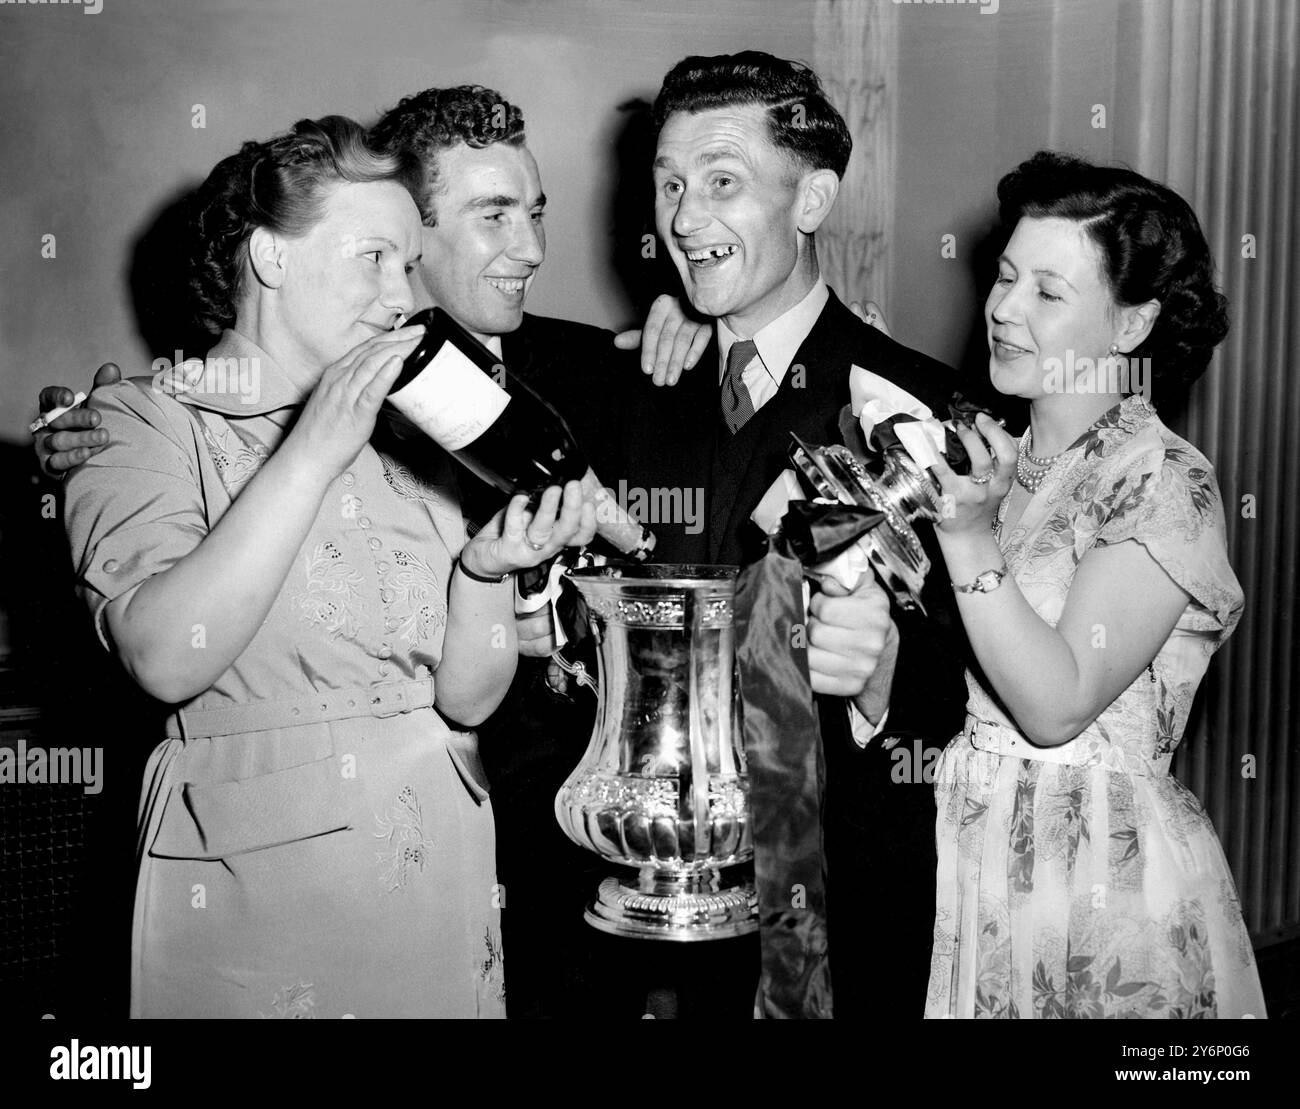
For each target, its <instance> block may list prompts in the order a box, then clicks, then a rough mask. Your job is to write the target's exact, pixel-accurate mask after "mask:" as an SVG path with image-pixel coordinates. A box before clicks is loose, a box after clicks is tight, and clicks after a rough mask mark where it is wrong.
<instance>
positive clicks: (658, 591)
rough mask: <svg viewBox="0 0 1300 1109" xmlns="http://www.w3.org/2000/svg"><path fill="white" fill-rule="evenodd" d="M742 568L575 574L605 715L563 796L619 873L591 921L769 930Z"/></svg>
mask: <svg viewBox="0 0 1300 1109" xmlns="http://www.w3.org/2000/svg"><path fill="white" fill-rule="evenodd" d="M736 574H737V568H736V567H734V566H701V565H648V566H601V567H592V568H589V569H581V570H572V571H570V572H569V573H568V575H567V577H568V578H569V580H570V581H571V582H572V583H573V585H574V586H575V587H576V588H577V589H578V591H579V592H580V593H581V595H582V597H583V599H584V601H585V602H586V605H587V609H588V614H589V620H590V626H591V631H592V635H593V637H594V639H595V641H596V645H597V648H598V656H597V666H598V674H597V683H596V684H597V692H598V708H597V712H596V724H595V727H594V729H593V731H592V735H591V741H590V743H589V744H588V746H587V751H586V754H585V755H584V756H583V758H582V761H581V762H580V763H579V764H578V766H577V768H576V769H575V770H574V771H573V773H572V774H570V775H569V777H568V779H567V780H566V781H565V783H564V785H563V786H562V787H561V788H560V791H559V793H558V794H557V795H556V798H555V814H556V818H557V820H558V821H559V823H560V827H561V828H563V829H564V831H565V833H566V834H567V835H568V836H569V838H570V839H572V840H573V841H574V842H575V843H577V844H578V845H579V846H582V847H585V848H587V849H588V850H590V851H594V852H595V853H596V854H598V855H599V856H601V858H603V859H607V860H609V861H610V862H612V863H618V864H620V865H622V866H625V867H628V868H632V869H634V870H635V874H634V875H632V876H630V877H628V878H625V879H623V880H621V881H620V880H619V879H617V878H607V879H606V880H605V881H604V882H602V883H601V885H600V889H599V891H598V892H597V896H596V898H595V900H594V901H593V902H592V904H591V905H590V906H589V907H588V909H587V911H586V914H585V916H586V920H587V922H588V923H589V924H592V925H593V926H595V927H596V928H599V929H601V930H602V931H605V932H610V933H613V934H615V935H623V936H638V937H651V938H655V939H665V940H674V941H693V940H703V939H720V938H724V937H729V936H736V935H742V934H744V933H746V932H751V931H753V930H754V929H756V928H757V927H758V919H757V898H756V895H755V893H754V887H753V882H752V880H751V879H748V878H746V877H744V876H742V874H741V873H739V872H740V870H741V869H742V868H741V867H740V866H739V864H743V863H745V862H747V861H748V860H750V859H751V858H752V857H753V842H752V839H751V834H750V825H749V815H748V806H747V794H748V788H749V783H748V779H747V777H746V774H745V750H744V743H743V738H742V732H741V718H740V692H739V691H740V684H739V681H738V680H737V676H736V661H735V658H736V652H735V638H734V631H733V628H732V602H733V599H734V596H735V586H736Z"/></svg>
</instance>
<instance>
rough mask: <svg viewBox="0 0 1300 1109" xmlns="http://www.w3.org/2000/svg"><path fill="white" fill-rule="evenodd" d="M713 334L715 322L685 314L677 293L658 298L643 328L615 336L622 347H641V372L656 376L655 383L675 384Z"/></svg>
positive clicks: (616, 341)
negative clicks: (694, 318)
mask: <svg viewBox="0 0 1300 1109" xmlns="http://www.w3.org/2000/svg"><path fill="white" fill-rule="evenodd" d="M712 337H713V325H712V324H711V323H701V322H700V321H698V320H693V319H691V318H690V317H689V316H687V315H686V312H685V310H684V309H683V308H682V303H681V301H680V300H678V299H677V298H676V297H675V296H670V295H669V294H667V293H664V294H663V295H662V296H658V297H656V298H655V302H654V304H652V305H651V306H650V314H649V315H647V316H646V320H645V324H644V325H643V326H642V328H641V329H640V330H639V331H637V330H632V331H624V332H621V333H620V334H618V335H616V336H615V337H614V345H615V346H616V347H618V348H619V350H636V348H637V347H638V346H639V347H640V348H641V372H642V373H647V374H653V375H654V383H655V384H656V385H676V384H677V381H678V379H679V378H680V377H681V376H682V373H683V371H684V370H690V369H693V368H694V367H695V364H696V363H697V362H698V361H699V360H700V355H702V354H703V353H704V349H705V348H706V347H707V346H708V345H709V340H710V339H711V338H712Z"/></svg>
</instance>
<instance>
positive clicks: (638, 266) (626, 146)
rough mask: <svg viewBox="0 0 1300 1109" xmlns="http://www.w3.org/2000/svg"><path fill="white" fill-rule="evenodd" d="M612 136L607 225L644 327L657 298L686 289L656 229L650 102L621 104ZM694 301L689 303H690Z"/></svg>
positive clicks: (617, 269)
mask: <svg viewBox="0 0 1300 1109" xmlns="http://www.w3.org/2000/svg"><path fill="white" fill-rule="evenodd" d="M617 111H618V120H617V122H616V124H615V127H614V134H613V138H612V140H611V149H612V152H613V154H612V161H613V165H612V166H611V167H610V168H611V170H612V176H611V178H610V180H612V181H614V182H615V186H614V188H613V189H612V190H611V193H610V206H609V214H608V217H607V220H606V226H607V227H608V228H609V234H610V237H611V258H610V261H611V264H612V266H613V269H614V273H615V274H616V275H617V277H618V280H619V283H620V284H621V285H622V288H623V293H624V296H625V297H626V298H627V300H628V301H629V302H630V303H631V306H632V310H633V320H634V321H635V322H634V323H633V324H632V326H633V327H640V326H641V321H642V320H644V319H645V314H646V312H647V311H649V308H650V304H651V302H652V301H653V300H654V299H655V297H657V296H659V294H661V293H671V294H673V295H674V296H680V295H681V289H682V284H681V280H680V279H679V277H678V275H677V270H676V268H675V267H674V266H673V264H672V261H671V260H670V259H669V258H668V256H667V251H665V250H664V245H663V243H661V242H660V241H659V239H658V237H657V236H656V235H655V224H654V181H653V180H652V178H651V174H650V166H651V164H652V162H653V161H654V152H655V133H654V124H653V120H652V118H651V115H650V103H649V101H647V100H644V99H642V98H641V97H637V98H635V99H633V100H627V101H624V102H623V103H622V104H620V105H619V106H618V109H617ZM687 307H689V305H688V306H687Z"/></svg>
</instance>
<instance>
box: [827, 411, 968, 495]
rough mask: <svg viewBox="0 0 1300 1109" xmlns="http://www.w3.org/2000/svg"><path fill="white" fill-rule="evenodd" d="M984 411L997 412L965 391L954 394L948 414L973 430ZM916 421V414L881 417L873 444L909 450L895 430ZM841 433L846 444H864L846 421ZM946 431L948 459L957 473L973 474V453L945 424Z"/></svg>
mask: <svg viewBox="0 0 1300 1109" xmlns="http://www.w3.org/2000/svg"><path fill="white" fill-rule="evenodd" d="M845 411H847V412H848V413H849V414H848V424H849V425H857V420H856V419H854V418H853V414H852V412H851V411H850V410H848V409H846V410H845ZM981 412H983V413H984V414H985V415H988V416H992V415H993V413H992V412H990V411H989V410H988V409H987V408H985V407H984V406H983V405H980V404H977V403H975V402H974V401H972V400H968V399H967V398H966V397H964V396H962V395H961V393H953V395H952V399H951V400H949V401H948V417H949V419H950V420H951V421H952V422H953V423H954V424H962V425H964V426H965V427H967V428H970V429H972V430H973V429H974V427H975V417H976V416H978V415H979V414H980V413H981ZM915 421H916V417H915V416H908V415H906V414H904V413H901V412H900V413H899V414H898V415H896V416H890V417H889V419H887V420H881V421H880V423H878V424H876V425H875V427H873V428H872V429H871V444H870V445H871V447H872V448H873V449H874V450H877V451H880V452H882V453H883V452H884V451H890V450H898V451H902V450H906V448H905V447H904V446H903V444H902V442H901V441H900V440H899V438H898V433H897V432H896V431H895V430H894V425H895V424H901V423H913V422H915ZM840 432H841V434H843V435H844V442H845V444H846V445H848V446H849V447H850V448H853V447H854V444H855V443H860V442H861V440H862V436H861V434H860V433H859V434H857V435H856V436H855V435H853V434H852V431H851V430H850V428H849V427H848V425H846V423H845V421H844V420H841V421H840ZM943 434H944V458H945V461H946V462H947V463H948V465H949V466H950V467H951V468H952V471H953V473H955V474H963V475H964V474H969V473H970V456H969V455H967V453H966V448H965V447H964V446H963V445H962V441H961V440H960V439H959V438H957V433H956V432H955V431H954V430H953V429H952V428H949V427H945V428H944V429H943ZM855 453H856V454H858V455H859V457H861V454H862V452H861V450H855Z"/></svg>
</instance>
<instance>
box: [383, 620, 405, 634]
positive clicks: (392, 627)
mask: <svg viewBox="0 0 1300 1109" xmlns="http://www.w3.org/2000/svg"><path fill="white" fill-rule="evenodd" d="M401 626H402V622H401V621H400V620H399V619H397V617H395V616H390V617H389V618H388V619H387V620H385V621H384V628H385V629H386V630H387V631H390V632H395V631H397V629H398V628H400V627H401Z"/></svg>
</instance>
